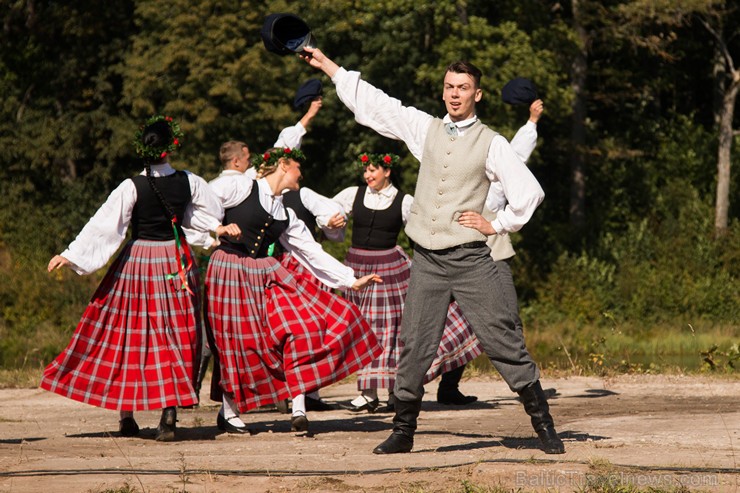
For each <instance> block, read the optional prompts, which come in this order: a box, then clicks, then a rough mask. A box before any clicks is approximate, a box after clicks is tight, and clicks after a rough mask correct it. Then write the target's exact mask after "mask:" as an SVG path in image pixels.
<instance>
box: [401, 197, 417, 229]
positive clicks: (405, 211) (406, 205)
mask: <svg viewBox="0 0 740 493" xmlns="http://www.w3.org/2000/svg"><path fill="white" fill-rule="evenodd" d="M413 204H414V196H413V195H409V194H406V195H404V196H403V201H402V202H401V219H403V225H404V226H406V223H407V222H408V221H409V214H410V213H411V206H412V205H413Z"/></svg>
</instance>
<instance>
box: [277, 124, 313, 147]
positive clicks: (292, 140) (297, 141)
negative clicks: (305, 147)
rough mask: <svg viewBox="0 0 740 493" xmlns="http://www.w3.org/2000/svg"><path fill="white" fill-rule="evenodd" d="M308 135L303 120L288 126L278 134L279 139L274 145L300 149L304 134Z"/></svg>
mask: <svg viewBox="0 0 740 493" xmlns="http://www.w3.org/2000/svg"><path fill="white" fill-rule="evenodd" d="M304 135H306V129H305V128H304V127H303V125H301V122H298V123H296V124H295V125H293V126H292V127H286V128H284V129H283V130H282V131H281V132H280V135H278V138H277V141H275V145H273V147H290V148H291V149H300V148H301V142H302V141H303V136H304Z"/></svg>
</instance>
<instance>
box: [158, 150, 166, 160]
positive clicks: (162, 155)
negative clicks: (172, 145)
mask: <svg viewBox="0 0 740 493" xmlns="http://www.w3.org/2000/svg"><path fill="white" fill-rule="evenodd" d="M165 156H167V152H166V151H165V152H163V153H162V154H160V155H159V157H161V158H162V157H165Z"/></svg>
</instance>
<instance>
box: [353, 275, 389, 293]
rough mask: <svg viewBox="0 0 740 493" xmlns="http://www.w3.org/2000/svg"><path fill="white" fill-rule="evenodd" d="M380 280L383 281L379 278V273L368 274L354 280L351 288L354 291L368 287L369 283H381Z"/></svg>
mask: <svg viewBox="0 0 740 493" xmlns="http://www.w3.org/2000/svg"><path fill="white" fill-rule="evenodd" d="M381 282H383V280H382V279H381V278H380V276H379V275H377V274H368V275H366V276H362V277H361V278H359V279H358V280H356V281H355V283H354V284H353V285H352V289H353V290H354V291H359V290H361V289H364V288H366V287H368V286H369V285H370V283H381Z"/></svg>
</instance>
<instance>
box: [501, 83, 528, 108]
mask: <svg viewBox="0 0 740 493" xmlns="http://www.w3.org/2000/svg"><path fill="white" fill-rule="evenodd" d="M501 99H503V100H504V103H509V104H526V105H530V104H532V102H533V101H534V100H535V99H537V86H535V85H534V82H532V81H531V80H529V79H525V78H524V77H517V78H516V79H512V80H510V81H509V82H507V83H506V85H505V86H504V88H503V89H502V90H501Z"/></svg>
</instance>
